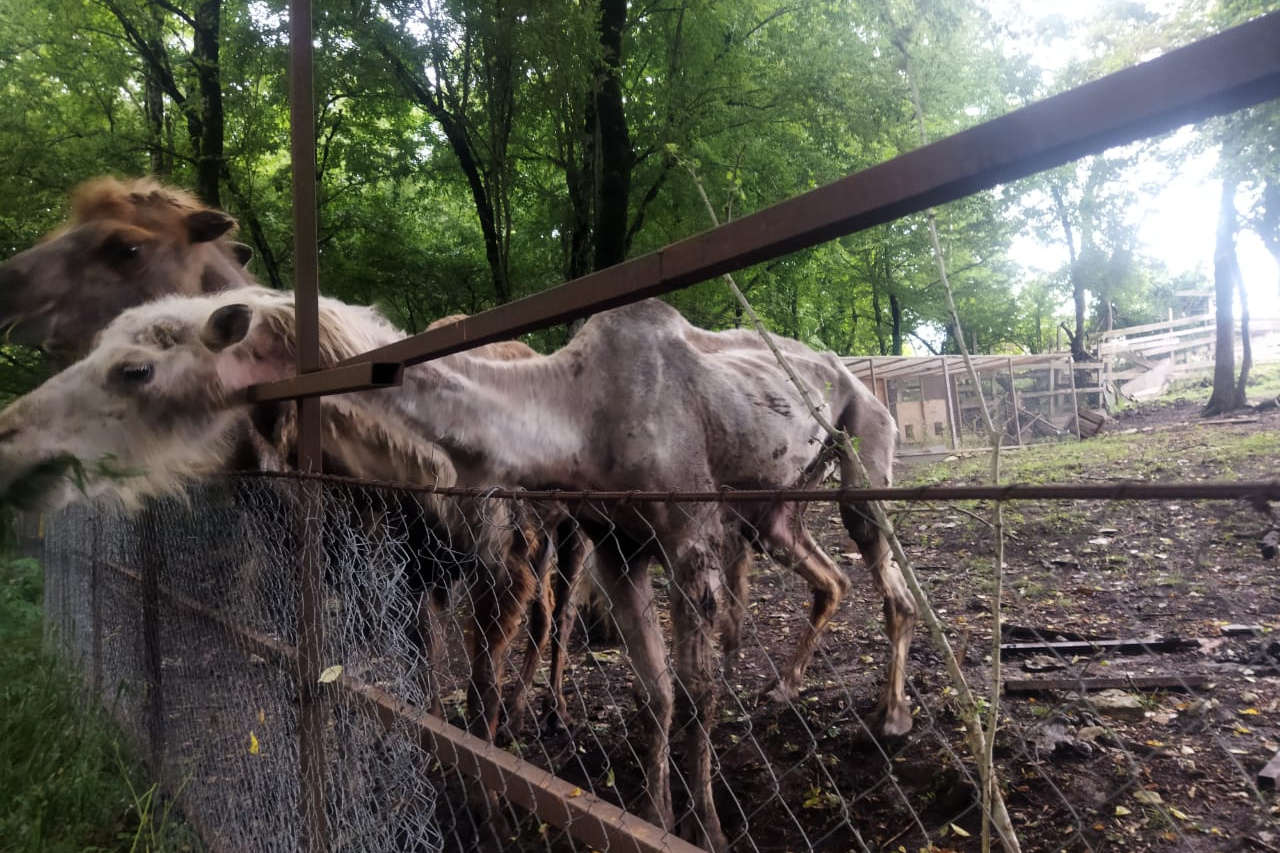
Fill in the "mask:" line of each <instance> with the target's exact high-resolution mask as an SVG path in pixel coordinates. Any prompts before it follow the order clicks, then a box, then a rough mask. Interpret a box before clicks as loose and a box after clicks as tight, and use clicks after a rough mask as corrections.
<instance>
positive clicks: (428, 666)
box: [417, 586, 449, 720]
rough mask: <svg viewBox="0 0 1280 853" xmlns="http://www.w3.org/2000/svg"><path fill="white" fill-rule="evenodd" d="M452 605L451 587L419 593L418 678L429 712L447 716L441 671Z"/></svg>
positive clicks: (436, 715) (439, 587)
mask: <svg viewBox="0 0 1280 853" xmlns="http://www.w3.org/2000/svg"><path fill="white" fill-rule="evenodd" d="M448 606H449V591H448V588H447V587H444V586H434V587H432V588H431V589H429V590H427V591H426V592H423V593H421V594H419V596H418V642H419V644H420V649H421V653H422V659H421V660H419V661H418V666H417V680H418V685H419V686H420V687H421V689H422V694H423V696H424V697H425V699H426V703H427V712H428V713H430V714H431V715H432V716H434V717H439V718H440V719H442V720H443V719H444V702H443V700H442V699H441V698H440V679H439V678H438V677H437V673H438V672H439V671H440V667H441V666H443V665H444V624H443V619H442V615H443V614H444V612H445V611H446V609H447V608H448Z"/></svg>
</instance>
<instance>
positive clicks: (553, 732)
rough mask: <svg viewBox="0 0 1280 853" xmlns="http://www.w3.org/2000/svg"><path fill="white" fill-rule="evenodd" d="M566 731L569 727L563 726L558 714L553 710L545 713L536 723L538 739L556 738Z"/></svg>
mask: <svg viewBox="0 0 1280 853" xmlns="http://www.w3.org/2000/svg"><path fill="white" fill-rule="evenodd" d="M568 731H569V727H568V726H566V725H565V724H564V720H563V719H561V717H560V713H559V712H558V711H555V710H551V711H547V713H546V714H544V715H543V716H542V719H541V720H540V721H539V722H538V736H539V737H558V736H560V735H562V734H566V733H567V732H568Z"/></svg>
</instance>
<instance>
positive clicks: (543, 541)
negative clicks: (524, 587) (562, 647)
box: [507, 536, 555, 733]
mask: <svg viewBox="0 0 1280 853" xmlns="http://www.w3.org/2000/svg"><path fill="white" fill-rule="evenodd" d="M552 550H553V548H552V542H551V541H550V537H546V536H544V537H541V538H540V540H539V551H538V557H537V560H536V562H535V563H534V566H533V573H534V580H535V582H536V584H537V592H536V594H535V595H534V596H533V598H532V599H531V600H530V602H529V643H528V645H527V646H526V647H525V652H524V660H523V661H522V662H521V665H520V675H519V680H520V683H519V685H517V689H516V694H515V697H514V698H513V699H512V700H511V706H510V710H509V712H508V714H507V728H508V729H509V730H510V731H511V732H512V733H516V732H520V731H523V730H524V727H525V716H526V711H527V709H528V706H529V693H530V691H532V690H533V679H534V676H535V675H536V674H537V672H538V664H539V663H541V661H542V656H543V654H544V653H545V652H546V650H547V644H548V643H549V642H550V640H551V634H552V611H553V608H554V604H553V599H552V596H553V595H554V590H553V589H552V583H553V579H552V577H551V572H550V571H549V569H550V566H551V552H552ZM554 688H555V685H554V684H553V685H552V689H554Z"/></svg>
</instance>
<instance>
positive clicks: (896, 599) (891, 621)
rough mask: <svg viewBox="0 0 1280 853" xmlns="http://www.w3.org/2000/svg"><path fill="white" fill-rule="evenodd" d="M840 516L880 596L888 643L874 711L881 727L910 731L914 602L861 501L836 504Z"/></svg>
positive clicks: (890, 731) (895, 731) (885, 730)
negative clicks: (909, 666)
mask: <svg viewBox="0 0 1280 853" xmlns="http://www.w3.org/2000/svg"><path fill="white" fill-rule="evenodd" d="M840 517H841V519H842V520H843V521H844V526H845V529H846V530H848V531H849V536H850V538H852V539H853V542H854V544H855V545H857V546H858V551H859V552H861V554H862V559H863V562H865V563H866V564H867V568H868V569H870V570H871V577H872V578H873V579H874V580H875V584H876V589H878V590H879V591H880V594H881V595H882V596H884V624H885V631H886V632H887V633H888V635H889V644H890V647H891V651H890V655H889V669H888V672H887V673H886V676H885V685H884V691H883V692H882V693H881V695H880V701H879V704H878V705H877V711H878V712H879V713H880V714H882V715H883V718H884V722H883V726H882V731H883V733H884V734H886V735H890V736H894V737H896V736H900V735H905V734H906V733H907V732H909V731H911V708H910V707H909V706H908V705H907V693H906V672H907V653H908V652H909V651H910V649H911V632H912V630H914V628H915V624H916V604H915V601H914V600H913V599H912V597H911V591H910V590H909V589H907V582H906V581H905V580H904V579H903V577H902V570H901V569H900V568H898V564H897V563H895V562H894V561H893V557H892V555H891V554H890V553H889V543H888V542H886V541H885V538H884V536H883V535H882V534H881V533H880V530H879V529H878V528H877V527H876V526H875V524H874V523H873V522H872V521H871V518H870V516H869V515H868V513H867V510H866V507H865V505H860V504H857V503H854V504H850V505H847V506H846V505H844V504H841V505H840Z"/></svg>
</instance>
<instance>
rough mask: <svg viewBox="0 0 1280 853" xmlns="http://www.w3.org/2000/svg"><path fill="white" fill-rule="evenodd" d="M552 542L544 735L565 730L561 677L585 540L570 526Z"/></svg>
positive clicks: (566, 710)
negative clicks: (553, 557)
mask: <svg viewBox="0 0 1280 853" xmlns="http://www.w3.org/2000/svg"><path fill="white" fill-rule="evenodd" d="M556 539H557V542H558V548H557V554H556V572H555V574H554V576H553V580H554V582H555V590H554V593H553V596H552V602H553V605H552V611H551V672H550V682H551V689H550V690H549V691H548V693H547V707H546V710H545V712H544V713H543V716H542V731H543V733H544V734H555V733H558V732H562V731H564V730H565V727H566V726H568V724H569V704H568V703H567V702H566V701H565V698H564V675H565V669H566V668H567V667H568V662H569V639H570V636H571V633H572V630H573V616H574V607H573V593H574V587H575V585H576V584H577V581H578V578H579V577H580V576H581V574H582V568H583V564H584V563H585V562H586V559H587V538H586V537H585V536H584V535H583V534H582V531H581V530H579V529H577V526H576V524H574V523H573V522H566V523H565V524H562V525H561V526H560V530H559V531H558V532H557V535H556Z"/></svg>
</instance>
